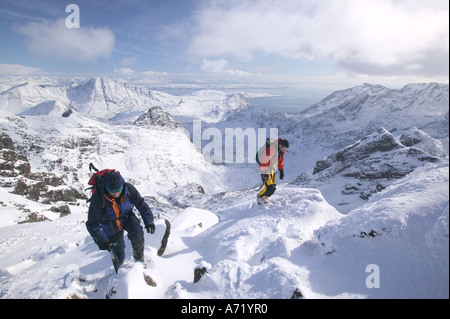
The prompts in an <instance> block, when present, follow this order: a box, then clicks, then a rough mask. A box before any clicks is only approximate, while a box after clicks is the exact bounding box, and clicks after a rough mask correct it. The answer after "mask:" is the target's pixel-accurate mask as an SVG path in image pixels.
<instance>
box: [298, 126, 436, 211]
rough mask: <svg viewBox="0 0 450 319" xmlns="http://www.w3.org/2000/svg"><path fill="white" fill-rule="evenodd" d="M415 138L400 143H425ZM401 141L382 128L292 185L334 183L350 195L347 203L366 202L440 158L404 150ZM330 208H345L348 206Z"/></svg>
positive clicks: (319, 163) (319, 185) (407, 136)
mask: <svg viewBox="0 0 450 319" xmlns="http://www.w3.org/2000/svg"><path fill="white" fill-rule="evenodd" d="M416 133H417V132H416ZM418 135H419V136H420V138H417V139H416V138H411V136H412V137H414V136H417V135H416V134H406V135H404V136H403V138H400V140H403V142H404V143H406V144H407V145H416V144H417V143H419V142H420V141H423V140H424V138H423V137H424V136H423V135H422V134H418ZM428 138H429V139H428V142H429V144H430V145H438V144H439V143H440V142H439V141H437V140H434V139H432V138H431V137H428ZM400 140H397V139H396V138H395V137H394V136H393V135H392V134H391V133H390V132H388V131H387V130H386V129H384V128H381V129H379V130H377V131H375V132H373V133H372V134H369V135H368V136H366V137H364V138H362V139H361V140H359V141H357V142H356V143H354V144H351V145H349V146H347V147H345V148H343V149H341V150H339V151H338V152H336V153H334V154H332V155H330V156H327V157H326V158H324V159H322V160H319V161H317V163H316V165H315V167H314V168H313V170H312V174H311V173H303V174H301V175H299V176H298V177H297V179H296V180H295V181H293V183H294V184H296V185H303V186H307V187H314V188H320V187H324V189H326V185H328V184H330V183H333V182H332V181H334V182H336V184H335V185H339V184H340V185H341V189H340V193H341V194H342V195H349V196H348V197H349V201H352V200H353V201H354V200H355V199H354V198H359V199H363V200H368V199H369V198H370V197H371V196H372V195H373V194H375V193H378V192H380V191H382V190H383V189H385V188H386V187H387V186H389V185H390V184H391V183H392V182H393V181H394V180H396V179H398V178H402V177H404V176H406V175H407V174H409V173H411V172H413V171H414V170H415V169H416V168H417V167H420V166H422V165H424V164H426V163H427V162H429V163H435V162H438V161H440V158H439V157H436V156H432V155H430V153H433V154H434V153H436V152H434V151H433V148H432V147H431V146H430V152H425V151H423V150H421V149H418V148H416V147H407V146H405V145H404V144H402V143H401V142H400ZM433 141H435V142H436V144H434V142H433ZM437 149H439V148H437ZM352 196H353V199H352V200H351V197H352ZM330 201H332V200H330ZM332 204H334V205H337V206H339V205H340V206H345V205H348V204H349V202H345V201H343V202H339V203H332ZM343 209H344V208H343Z"/></svg>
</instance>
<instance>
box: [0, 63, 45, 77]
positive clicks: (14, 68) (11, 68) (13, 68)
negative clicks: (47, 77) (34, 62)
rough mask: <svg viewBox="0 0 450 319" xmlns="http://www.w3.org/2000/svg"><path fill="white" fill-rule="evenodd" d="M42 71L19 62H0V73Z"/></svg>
mask: <svg viewBox="0 0 450 319" xmlns="http://www.w3.org/2000/svg"><path fill="white" fill-rule="evenodd" d="M38 73H43V71H42V70H41V69H39V68H34V67H29V66H23V65H20V64H0V75H31V74H38Z"/></svg>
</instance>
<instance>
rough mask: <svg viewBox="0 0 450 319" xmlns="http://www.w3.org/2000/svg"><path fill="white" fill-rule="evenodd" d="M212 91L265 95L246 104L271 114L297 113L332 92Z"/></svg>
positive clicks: (187, 91) (172, 91) (298, 89)
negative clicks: (265, 95)
mask: <svg viewBox="0 0 450 319" xmlns="http://www.w3.org/2000/svg"><path fill="white" fill-rule="evenodd" d="M199 90H200V89H198V88H196V89H194V88H192V89H191V88H186V89H162V88H160V89H158V91H162V92H165V93H168V94H171V95H177V96H179V95H191V94H192V93H193V92H195V91H199ZM214 90H217V91H221V92H225V93H233V92H246V93H258V94H267V95H270V96H267V97H259V98H250V99H248V102H249V103H250V105H251V106H255V107H262V108H265V109H267V110H269V111H271V112H281V113H299V112H301V111H303V110H305V109H306V108H308V107H309V106H311V105H313V104H315V103H318V102H320V101H321V100H323V99H324V98H325V97H326V96H327V95H329V94H331V93H332V91H329V92H328V91H323V90H322V91H320V90H312V89H304V88H301V87H288V86H283V87H267V88H254V87H248V88H246V87H239V88H214Z"/></svg>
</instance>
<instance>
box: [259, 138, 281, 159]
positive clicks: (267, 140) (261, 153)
mask: <svg viewBox="0 0 450 319" xmlns="http://www.w3.org/2000/svg"><path fill="white" fill-rule="evenodd" d="M275 141H276V140H273V141H272V140H271V139H270V138H269V137H268V138H266V144H264V145H263V146H261V147H260V148H259V150H258V152H257V153H256V163H258V164H261V162H260V160H259V158H260V157H261V156H262V155H263V154H264V152H265V151H266V149H267V148H268V147H269V146H270V144H272V143H274V144H275Z"/></svg>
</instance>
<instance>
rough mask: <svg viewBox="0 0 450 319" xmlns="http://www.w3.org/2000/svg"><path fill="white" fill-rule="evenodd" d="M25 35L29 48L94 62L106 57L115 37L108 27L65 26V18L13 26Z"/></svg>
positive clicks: (44, 54)
mask: <svg viewBox="0 0 450 319" xmlns="http://www.w3.org/2000/svg"><path fill="white" fill-rule="evenodd" d="M14 28H15V30H16V31H17V32H19V33H21V34H22V35H23V36H24V37H25V41H26V45H27V48H28V49H29V51H30V52H31V53H33V54H37V55H39V56H41V57H45V58H56V59H58V60H61V61H71V62H73V61H75V62H83V63H85V62H94V61H96V60H98V59H100V58H108V57H109V56H111V54H112V52H113V50H114V43H115V36H114V34H113V32H112V31H111V30H109V29H108V28H92V27H84V26H81V28H78V29H77V28H73V29H70V28H67V27H66V23H65V19H59V20H56V21H53V22H51V21H44V22H29V23H28V24H26V25H19V26H15V27H14Z"/></svg>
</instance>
